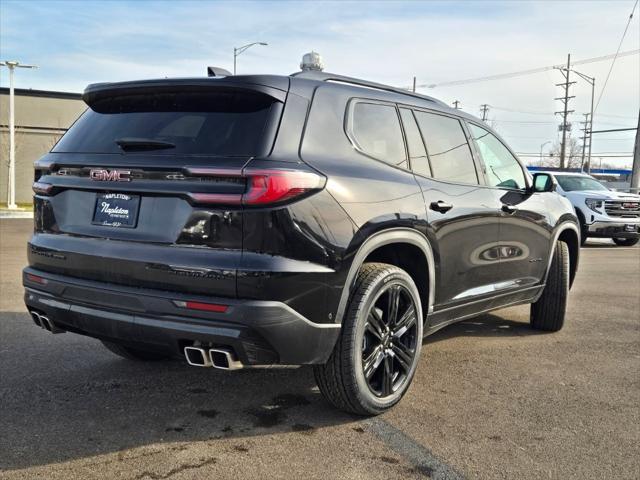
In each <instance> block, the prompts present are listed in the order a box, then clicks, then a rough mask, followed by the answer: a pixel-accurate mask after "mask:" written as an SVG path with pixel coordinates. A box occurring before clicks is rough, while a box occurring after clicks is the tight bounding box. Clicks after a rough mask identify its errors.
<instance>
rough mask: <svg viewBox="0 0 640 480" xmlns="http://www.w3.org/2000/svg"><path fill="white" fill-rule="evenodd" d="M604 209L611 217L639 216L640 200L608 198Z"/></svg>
mask: <svg viewBox="0 0 640 480" xmlns="http://www.w3.org/2000/svg"><path fill="white" fill-rule="evenodd" d="M604 211H605V212H607V215H609V216H610V217H623V218H638V217H640V202H638V201H636V200H634V201H624V200H607V201H606V202H604Z"/></svg>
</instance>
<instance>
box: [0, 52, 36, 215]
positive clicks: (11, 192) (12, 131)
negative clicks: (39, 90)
mask: <svg viewBox="0 0 640 480" xmlns="http://www.w3.org/2000/svg"><path fill="white" fill-rule="evenodd" d="M0 66H3V67H7V68H8V69H9V185H8V186H9V188H7V208H8V209H10V210H15V209H16V208H18V207H17V205H16V116H15V110H16V109H15V100H14V97H15V95H14V91H13V72H14V70H15V69H16V68H38V67H37V66H36V65H22V64H21V63H20V62H16V61H6V62H0Z"/></svg>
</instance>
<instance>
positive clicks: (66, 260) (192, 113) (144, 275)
mask: <svg viewBox="0 0 640 480" xmlns="http://www.w3.org/2000/svg"><path fill="white" fill-rule="evenodd" d="M273 78H274V79H275V80H277V82H276V85H275V86H274V85H270V86H269V85H261V84H257V83H251V82H244V83H243V82H237V81H236V82H234V81H232V79H229V80H226V79H202V80H200V79H199V80H178V81H175V80H173V81H169V80H165V81H150V82H141V83H123V84H101V85H96V86H92V87H89V88H88V89H87V91H86V92H85V95H84V99H85V102H87V104H88V105H89V108H88V109H87V111H86V112H85V113H84V114H83V115H82V116H81V117H80V118H79V119H78V121H77V122H76V123H75V124H74V125H73V127H72V128H71V129H70V130H69V131H68V132H67V134H66V135H65V136H64V137H63V138H62V139H61V140H60V141H59V142H58V144H57V145H56V146H55V147H54V149H53V151H52V152H51V153H50V154H48V155H46V156H45V157H43V158H42V159H41V160H39V161H38V162H37V164H36V178H35V180H36V182H35V183H34V190H35V191H36V199H35V212H36V215H35V235H34V237H33V239H32V241H31V245H30V251H29V259H30V264H31V266H33V267H35V268H37V269H40V270H44V271H50V272H53V273H60V274H64V275H69V276H73V277H78V278H87V279H91V280H99V281H104V282H111V283H118V284H125V285H135V286H140V287H149V288H162V289H166V290H176V291H189V292H193V293H196V292H198V293H206V294H213V295H220V296H235V288H236V287H235V276H236V268H237V266H238V264H239V262H240V255H241V252H242V205H241V199H242V194H243V193H244V192H245V191H246V178H245V177H243V175H242V172H243V169H244V168H245V167H246V166H247V164H248V163H249V162H250V161H251V160H252V159H253V158H255V157H258V158H259V157H264V156H266V155H268V153H269V151H270V149H271V146H272V145H273V141H274V137H275V134H276V130H277V126H278V123H279V121H280V116H281V114H282V109H283V104H284V100H285V98H286V89H287V88H288V81H287V80H286V79H283V78H282V77H280V78H279V77H273Z"/></svg>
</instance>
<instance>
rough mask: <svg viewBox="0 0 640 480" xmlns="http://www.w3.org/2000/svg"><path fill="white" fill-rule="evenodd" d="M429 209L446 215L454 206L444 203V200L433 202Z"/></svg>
mask: <svg viewBox="0 0 640 480" xmlns="http://www.w3.org/2000/svg"><path fill="white" fill-rule="evenodd" d="M429 207H430V208H431V210H435V211H436V212H440V213H446V212H448V211H449V210H451V209H452V208H453V205H451V204H450V203H447V202H443V201H442V200H438V201H437V202H431V205H430V206H429Z"/></svg>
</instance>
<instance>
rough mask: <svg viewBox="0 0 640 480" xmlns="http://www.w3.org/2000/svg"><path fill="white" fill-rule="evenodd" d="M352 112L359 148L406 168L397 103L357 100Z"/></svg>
mask: <svg viewBox="0 0 640 480" xmlns="http://www.w3.org/2000/svg"><path fill="white" fill-rule="evenodd" d="M351 115H352V117H351V133H352V135H353V140H354V141H355V143H356V144H357V146H358V148H359V149H360V150H362V151H363V152H364V153H366V154H367V155H369V156H371V157H373V158H376V159H378V160H382V161H384V162H387V163H390V164H392V165H397V166H399V167H403V168H407V158H406V153H405V151H404V141H403V140H402V131H401V130H400V120H399V119H398V113H397V112H396V108H395V107H394V106H391V105H381V104H377V103H364V102H358V103H356V104H355V105H354V106H353V110H352V112H351Z"/></svg>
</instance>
